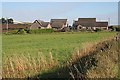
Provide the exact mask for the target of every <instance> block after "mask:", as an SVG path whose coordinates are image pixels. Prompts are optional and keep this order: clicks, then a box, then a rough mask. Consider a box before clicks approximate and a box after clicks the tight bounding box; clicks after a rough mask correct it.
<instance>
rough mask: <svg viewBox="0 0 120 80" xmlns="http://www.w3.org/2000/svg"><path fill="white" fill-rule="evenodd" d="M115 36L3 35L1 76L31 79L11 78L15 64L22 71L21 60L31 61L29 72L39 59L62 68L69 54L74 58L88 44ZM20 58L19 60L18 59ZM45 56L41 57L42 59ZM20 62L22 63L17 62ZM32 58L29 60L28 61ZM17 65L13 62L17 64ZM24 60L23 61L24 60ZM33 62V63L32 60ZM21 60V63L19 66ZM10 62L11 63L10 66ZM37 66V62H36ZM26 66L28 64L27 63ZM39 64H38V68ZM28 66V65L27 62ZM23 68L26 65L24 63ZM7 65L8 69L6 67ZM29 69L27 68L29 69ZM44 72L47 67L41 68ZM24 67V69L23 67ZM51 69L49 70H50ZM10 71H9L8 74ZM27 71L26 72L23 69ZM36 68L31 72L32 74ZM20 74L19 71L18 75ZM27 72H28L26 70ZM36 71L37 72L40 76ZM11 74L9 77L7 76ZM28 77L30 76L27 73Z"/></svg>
mask: <svg viewBox="0 0 120 80" xmlns="http://www.w3.org/2000/svg"><path fill="white" fill-rule="evenodd" d="M113 36H115V32H97V33H90V32H73V33H72V32H70V33H51V34H25V35H4V34H3V36H2V54H3V56H2V57H3V62H4V63H3V65H4V67H3V75H4V77H16V75H17V77H25V76H30V74H28V73H26V72H24V74H23V73H21V74H22V76H20V74H19V75H18V74H17V73H16V74H15V75H12V76H11V74H12V72H13V73H14V72H15V70H16V69H17V68H16V66H15V65H16V63H19V64H18V66H20V67H21V64H22V60H24V59H23V56H24V57H28V58H29V57H30V58H29V60H27V61H28V62H29V61H34V62H32V63H33V64H34V63H36V64H34V65H32V68H34V67H36V66H37V64H38V63H37V62H36V59H37V58H38V57H39V58H40V59H41V58H42V60H41V61H42V62H43V64H45V63H44V62H45V61H43V58H44V59H45V60H46V62H48V61H49V63H51V66H54V65H52V63H55V62H52V60H54V59H55V60H57V62H56V64H55V65H58V64H63V63H64V61H68V60H69V59H70V57H71V56H72V54H74V53H75V52H76V51H77V50H82V49H84V48H85V47H89V46H90V44H92V45H93V44H96V43H98V42H101V41H103V40H106V39H109V38H112V37H113ZM21 55H22V56H21ZM43 56H44V57H43ZM19 58H21V59H19ZM31 58H32V59H31ZM16 59H18V62H14V61H17V60H16ZM26 59H27V58H25V60H26ZM33 59H35V60H33ZM20 60H21V62H20ZM9 61H11V62H9ZM37 61H38V62H39V60H37ZM28 62H27V63H28ZM42 62H40V64H41V65H43V64H42ZM29 63H31V62H29ZM25 64H26V63H25ZM8 65H10V66H8ZM29 66H30V65H29ZM44 66H45V68H47V67H49V66H47V67H46V65H44ZM22 67H23V66H22ZM49 68H50V67H49ZM11 70H12V71H11ZM22 70H27V69H25V68H24V69H22ZM35 70H38V69H37V68H35V69H33V71H32V70H31V73H33V72H34V71H35ZM20 71H21V70H19V69H18V72H20ZM27 71H29V69H28V70H27ZM39 71H40V70H38V71H37V72H39ZM9 72H11V73H9ZM29 73H30V72H29Z"/></svg>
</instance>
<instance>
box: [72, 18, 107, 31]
mask: <svg viewBox="0 0 120 80" xmlns="http://www.w3.org/2000/svg"><path fill="white" fill-rule="evenodd" d="M73 27H74V29H77V30H78V29H86V30H87V29H91V30H95V29H97V28H98V29H103V30H105V29H108V22H96V18H78V21H74V23H73Z"/></svg>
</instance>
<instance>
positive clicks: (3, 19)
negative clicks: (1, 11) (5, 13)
mask: <svg viewBox="0 0 120 80" xmlns="http://www.w3.org/2000/svg"><path fill="white" fill-rule="evenodd" d="M0 23H2V24H7V23H8V24H13V23H14V22H13V19H12V18H8V19H5V18H1V19H0Z"/></svg>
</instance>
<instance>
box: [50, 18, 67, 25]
mask: <svg viewBox="0 0 120 80" xmlns="http://www.w3.org/2000/svg"><path fill="white" fill-rule="evenodd" d="M53 22H61V23H64V25H65V24H66V22H67V19H51V21H50V23H53Z"/></svg>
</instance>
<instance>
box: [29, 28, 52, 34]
mask: <svg viewBox="0 0 120 80" xmlns="http://www.w3.org/2000/svg"><path fill="white" fill-rule="evenodd" d="M52 32H53V29H34V30H30V31H29V33H30V34H41V33H52Z"/></svg>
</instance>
